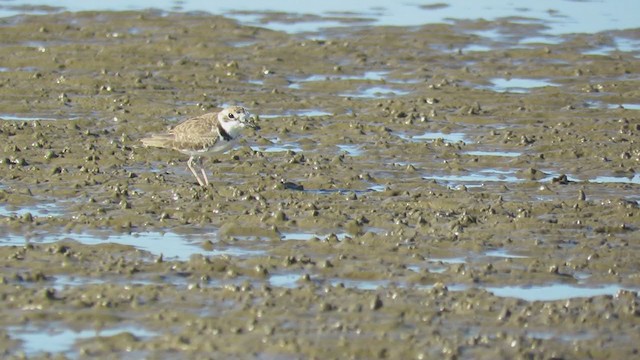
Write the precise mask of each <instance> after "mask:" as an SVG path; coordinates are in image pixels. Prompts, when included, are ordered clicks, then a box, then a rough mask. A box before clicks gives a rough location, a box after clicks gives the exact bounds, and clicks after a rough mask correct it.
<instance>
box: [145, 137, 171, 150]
mask: <svg viewBox="0 0 640 360" xmlns="http://www.w3.org/2000/svg"><path fill="white" fill-rule="evenodd" d="M140 141H141V142H142V145H144V146H152V147H167V145H168V144H169V142H170V141H171V138H170V137H168V136H163V135H152V136H151V137H147V138H142V139H140Z"/></svg>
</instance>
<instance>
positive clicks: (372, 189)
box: [302, 185, 387, 195]
mask: <svg viewBox="0 0 640 360" xmlns="http://www.w3.org/2000/svg"><path fill="white" fill-rule="evenodd" d="M386 189H387V187H386V186H384V185H371V186H369V187H368V188H367V189H365V190H354V189H305V190H302V191H304V192H308V193H311V194H320V195H330V194H341V195H342V194H356V195H361V194H366V193H370V192H381V191H385V190H386Z"/></svg>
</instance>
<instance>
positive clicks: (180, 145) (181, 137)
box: [141, 106, 258, 186]
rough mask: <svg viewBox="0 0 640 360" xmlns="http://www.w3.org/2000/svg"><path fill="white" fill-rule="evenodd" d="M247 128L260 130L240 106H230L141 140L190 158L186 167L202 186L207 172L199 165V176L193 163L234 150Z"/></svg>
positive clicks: (205, 180) (143, 142)
mask: <svg viewBox="0 0 640 360" xmlns="http://www.w3.org/2000/svg"><path fill="white" fill-rule="evenodd" d="M244 127H250V128H253V129H257V128H258V127H257V126H256V124H255V123H254V122H253V121H252V120H251V119H250V114H249V112H248V111H247V110H245V109H244V108H243V107H241V106H231V107H227V108H225V109H223V110H222V111H220V112H218V113H208V114H204V115H200V116H196V117H193V118H190V119H187V120H185V121H183V122H182V123H180V124H178V125H176V126H175V127H174V128H173V129H171V130H169V131H168V132H166V133H162V134H153V135H151V136H150V137H147V138H143V139H141V141H142V144H143V145H144V146H152V147H159V148H169V149H174V150H178V151H180V152H181V153H183V154H187V155H189V160H188V161H187V167H188V168H189V170H191V173H192V174H193V176H195V177H196V180H198V184H200V186H207V185H209V179H208V178H207V173H206V172H205V170H204V169H203V168H202V166H200V164H199V166H200V173H201V174H202V177H200V175H199V174H198V172H197V171H196V169H195V168H194V166H193V162H194V160H196V159H197V162H198V163H200V156H203V155H207V154H212V153H217V152H224V151H227V150H229V149H231V148H233V146H234V145H235V143H236V141H235V140H237V138H238V137H239V136H240V132H241V130H242V129H243V128H244Z"/></svg>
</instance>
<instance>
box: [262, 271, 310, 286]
mask: <svg viewBox="0 0 640 360" xmlns="http://www.w3.org/2000/svg"><path fill="white" fill-rule="evenodd" d="M301 277H302V276H301V274H299V273H287V274H272V275H271V276H269V284H270V285H271V286H274V287H281V288H287V289H295V288H297V287H298V281H300V279H301Z"/></svg>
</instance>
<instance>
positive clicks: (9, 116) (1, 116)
mask: <svg viewBox="0 0 640 360" xmlns="http://www.w3.org/2000/svg"><path fill="white" fill-rule="evenodd" d="M0 120H5V121H39V120H42V121H54V120H59V119H56V118H52V117H45V116H18V115H12V114H0Z"/></svg>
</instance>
